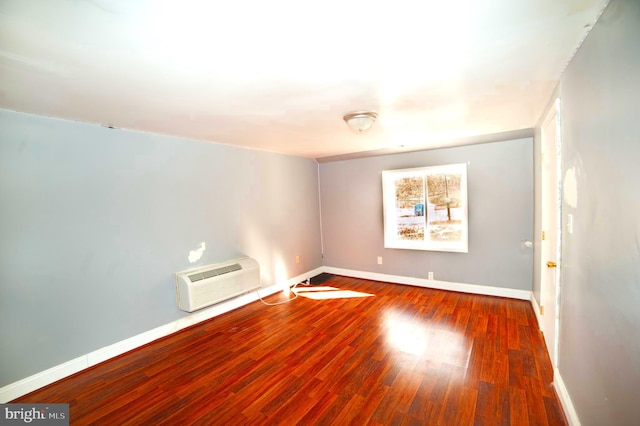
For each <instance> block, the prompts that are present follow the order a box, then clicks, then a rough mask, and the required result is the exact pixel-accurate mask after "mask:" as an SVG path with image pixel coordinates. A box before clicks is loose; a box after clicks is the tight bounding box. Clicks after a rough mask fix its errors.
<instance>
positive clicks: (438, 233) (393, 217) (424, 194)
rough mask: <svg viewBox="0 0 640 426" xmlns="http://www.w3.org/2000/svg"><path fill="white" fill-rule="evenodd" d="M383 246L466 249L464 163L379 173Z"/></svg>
mask: <svg viewBox="0 0 640 426" xmlns="http://www.w3.org/2000/svg"><path fill="white" fill-rule="evenodd" d="M383 188H384V203H385V205H384V209H385V210H384V213H385V247H390V248H413V249H419V250H443V251H464V252H466V251H467V220H466V219H467V205H466V198H467V197H466V195H467V194H466V165H465V164H455V165H449V166H437V167H421V168H417V169H405V170H391V171H384V172H383Z"/></svg>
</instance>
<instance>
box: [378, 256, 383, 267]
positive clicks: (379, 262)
mask: <svg viewBox="0 0 640 426" xmlns="http://www.w3.org/2000/svg"><path fill="white" fill-rule="evenodd" d="M378 265H382V256H378Z"/></svg>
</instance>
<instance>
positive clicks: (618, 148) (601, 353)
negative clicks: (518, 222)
mask: <svg viewBox="0 0 640 426" xmlns="http://www.w3.org/2000/svg"><path fill="white" fill-rule="evenodd" d="M560 96H561V99H562V104H563V112H562V123H563V124H562V126H563V132H562V137H563V167H562V169H563V173H562V175H563V176H565V173H566V171H567V170H569V169H573V170H575V174H576V182H577V191H576V195H577V203H573V202H571V203H569V202H567V198H566V196H565V198H564V200H563V205H562V208H563V216H564V217H563V219H565V220H566V217H567V214H573V215H574V232H573V234H568V233H567V232H565V233H564V240H563V253H562V255H563V259H564V260H563V269H562V276H563V281H562V306H561V311H560V346H559V371H560V374H561V376H562V379H563V381H564V383H565V385H566V387H567V389H568V391H569V394H570V395H571V398H572V400H573V404H574V406H575V408H576V410H577V413H578V416H579V417H580V420H581V422H582V424H584V425H638V424H640V404H639V402H640V189H639V188H640V187H639V185H640V2H638V1H637V0H613V1H612V2H611V3H610V4H609V6H608V7H607V9H606V11H605V12H604V14H603V15H602V17H601V19H600V20H599V21H598V23H597V24H596V25H595V27H594V29H593V30H592V31H591V33H590V34H589V36H588V37H587V39H586V40H585V42H584V44H583V45H582V47H581V48H580V50H579V51H578V53H577V55H576V56H575V58H574V59H573V61H572V62H571V64H570V65H569V67H568V68H567V70H566V72H565V74H564V75H563V77H562V79H561V85H560ZM567 190H568V188H567V186H566V182H565V188H564V191H565V192H566V191H567ZM571 199H572V197H569V200H571ZM572 204H574V205H572Z"/></svg>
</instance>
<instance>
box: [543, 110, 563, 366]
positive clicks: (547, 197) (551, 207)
mask: <svg viewBox="0 0 640 426" xmlns="http://www.w3.org/2000/svg"><path fill="white" fill-rule="evenodd" d="M558 107H559V101H558V100H556V102H555V103H554V106H553V108H551V111H549V114H548V115H547V117H546V118H545V120H544V122H543V124H542V141H541V146H542V235H540V236H539V237H540V239H541V250H540V253H541V262H540V268H541V269H540V280H541V283H540V285H541V290H540V292H541V295H540V299H541V300H540V311H541V312H540V314H541V315H540V316H541V318H542V324H541V329H542V333H543V334H544V340H545V342H546V344H547V349H548V350H549V356H550V358H551V363H552V364H553V367H554V368H555V367H556V366H557V359H558V358H557V357H558V353H557V352H558V343H557V337H558V328H559V327H558V325H559V324H558V321H559V317H558V313H559V306H558V301H559V299H558V284H559V283H558V278H559V273H560V271H559V268H558V258H559V244H558V242H559V241H560V240H559V238H560V235H559V227H558V225H559V223H560V219H559V218H560V215H559V207H560V204H559V197H560V184H559V180H558V176H559V174H558V165H559V152H560V151H559V149H558V148H559V143H558V136H559V135H558V133H559V132H558Z"/></svg>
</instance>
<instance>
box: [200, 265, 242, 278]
mask: <svg viewBox="0 0 640 426" xmlns="http://www.w3.org/2000/svg"><path fill="white" fill-rule="evenodd" d="M241 269H242V266H240V264H239V263H234V264H233V265H229V266H223V267H221V268H215V269H210V270H208V271H202V272H198V273H197V274H192V275H188V277H189V281H191V282H192V283H195V282H197V281H201V280H206V279H207V278H211V277H215V276H217V275H224V274H228V273H229V272H235V271H239V270H241Z"/></svg>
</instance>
